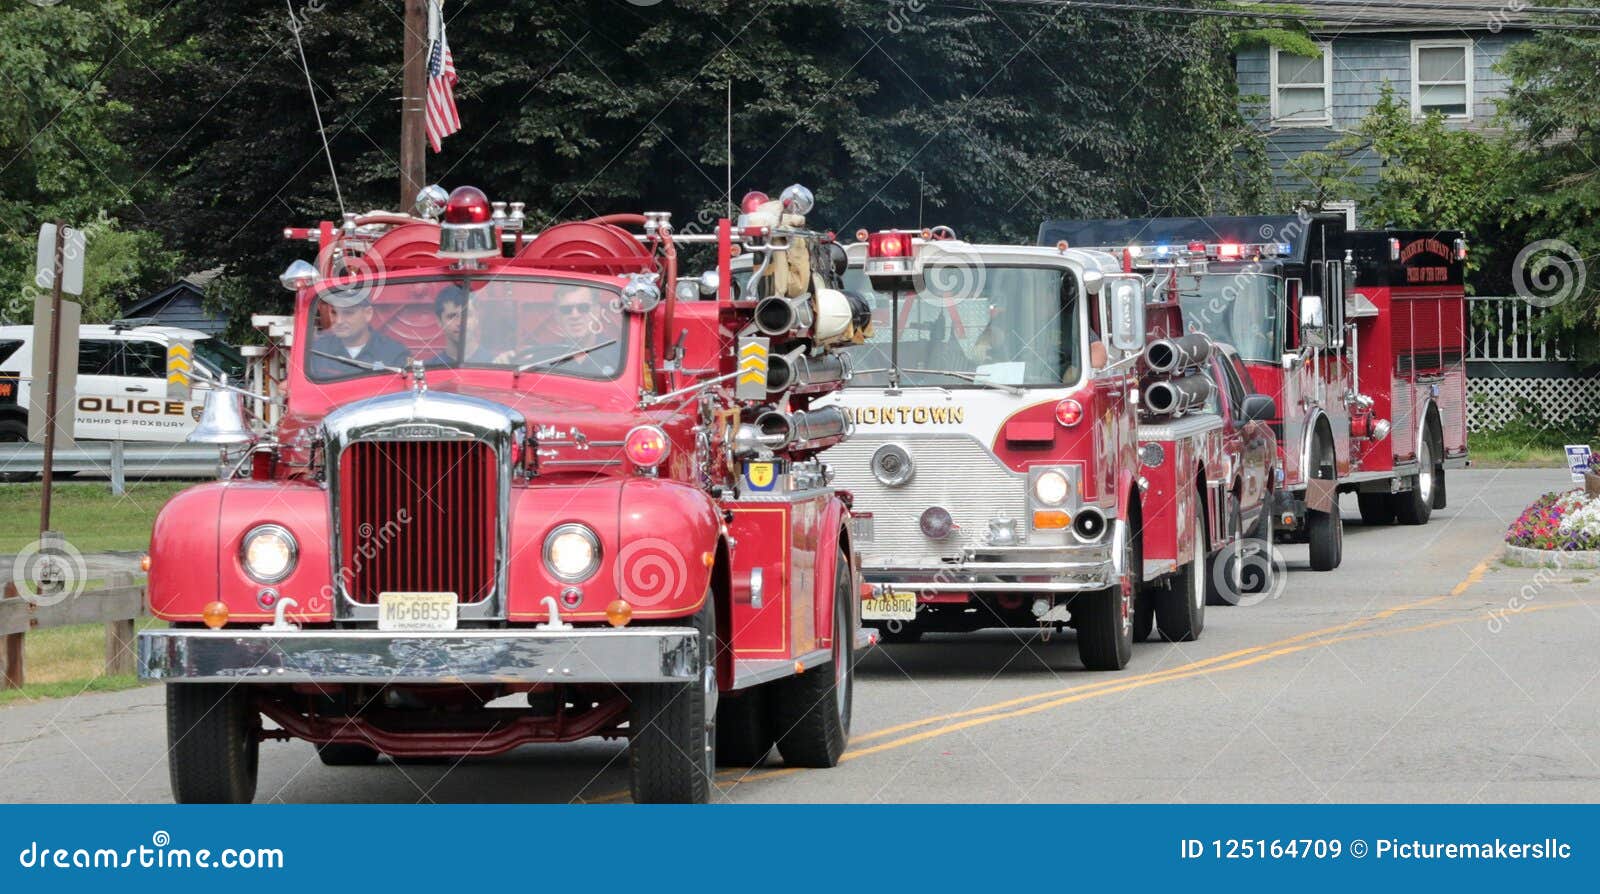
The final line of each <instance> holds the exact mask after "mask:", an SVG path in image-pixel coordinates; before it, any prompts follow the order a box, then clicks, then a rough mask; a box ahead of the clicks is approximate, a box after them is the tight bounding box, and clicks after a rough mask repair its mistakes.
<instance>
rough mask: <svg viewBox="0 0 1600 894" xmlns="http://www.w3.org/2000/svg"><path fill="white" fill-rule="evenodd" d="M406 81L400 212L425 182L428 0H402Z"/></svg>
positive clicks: (401, 128) (401, 126)
mask: <svg viewBox="0 0 1600 894" xmlns="http://www.w3.org/2000/svg"><path fill="white" fill-rule="evenodd" d="M403 2H404V3H405V8H406V17H405V23H406V25H405V27H406V35H405V60H404V61H405V79H404V87H403V90H404V94H403V95H402V96H401V99H400V210H401V211H408V210H410V208H411V205H412V203H413V202H415V201H416V198H417V193H419V192H421V191H422V187H423V185H424V184H425V182H426V179H427V152H426V141H427V134H426V130H425V126H424V122H423V118H422V116H423V100H424V94H425V93H426V92H427V77H428V75H427V68H428V37H427V35H428V0H403Z"/></svg>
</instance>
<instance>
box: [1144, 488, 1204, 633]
mask: <svg viewBox="0 0 1600 894" xmlns="http://www.w3.org/2000/svg"><path fill="white" fill-rule="evenodd" d="M1193 505H1194V510H1193V511H1194V524H1195V541H1194V558H1192V559H1190V560H1189V562H1188V563H1187V564H1186V565H1184V566H1183V569H1182V570H1180V571H1179V572H1178V573H1177V574H1175V575H1173V576H1172V577H1171V578H1170V579H1169V580H1168V581H1167V586H1166V589H1164V590H1162V591H1160V592H1159V595H1158V597H1157V599H1156V627H1157V628H1159V629H1160V630H1161V638H1162V639H1164V640H1166V641H1167V642H1170V643H1187V642H1193V641H1195V640H1197V639H1199V638H1200V631H1202V630H1204V629H1205V627H1206V602H1207V601H1208V599H1207V593H1208V591H1209V588H1210V582H1209V581H1208V580H1207V578H1208V577H1210V575H1208V574H1206V571H1207V570H1208V569H1209V568H1210V566H1211V563H1210V562H1209V561H1207V560H1208V559H1209V557H1210V549H1211V538H1210V537H1209V536H1208V534H1207V528H1208V527H1209V526H1208V525H1207V524H1206V512H1205V503H1204V502H1203V501H1202V500H1201V497H1200V494H1198V493H1197V494H1195V496H1194V504H1193Z"/></svg>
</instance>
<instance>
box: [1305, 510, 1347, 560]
mask: <svg viewBox="0 0 1600 894" xmlns="http://www.w3.org/2000/svg"><path fill="white" fill-rule="evenodd" d="M1306 541H1307V542H1308V543H1310V544H1311V570H1312V571H1332V570H1333V569H1335V568H1338V567H1339V563H1340V562H1341V561H1342V560H1343V559H1344V519H1343V518H1341V517H1340V515H1339V502H1338V498H1337V497H1335V498H1334V503H1333V511H1331V512H1317V511H1316V510H1314V509H1308V510H1306Z"/></svg>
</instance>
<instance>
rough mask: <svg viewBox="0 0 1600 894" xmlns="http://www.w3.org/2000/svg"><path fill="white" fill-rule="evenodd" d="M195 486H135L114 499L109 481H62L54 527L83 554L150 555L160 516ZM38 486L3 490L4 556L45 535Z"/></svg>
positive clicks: (0, 543)
mask: <svg viewBox="0 0 1600 894" xmlns="http://www.w3.org/2000/svg"><path fill="white" fill-rule="evenodd" d="M193 484H194V482H190V481H155V482H144V483H140V484H129V485H128V491H127V493H126V494H124V495H123V496H121V497H113V496H112V495H111V485H110V484H109V483H107V482H104V481H96V482H76V481H73V482H59V483H57V484H56V486H55V487H54V488H52V499H51V501H50V526H51V527H52V528H54V529H55V530H57V531H60V532H61V533H62V534H63V535H65V537H66V538H67V540H68V542H70V543H71V544H72V545H73V546H75V547H77V548H78V551H79V552H82V553H99V552H110V551H114V550H116V551H121V550H130V551H138V550H145V549H148V548H149V547H150V526H151V524H153V523H154V522H155V517H156V512H157V511H158V510H160V509H161V506H162V504H164V503H166V502H167V499H168V498H169V497H171V496H172V495H173V494H175V493H177V492H178V491H180V490H183V489H184V488H186V487H191V486H193ZM43 492H44V489H43V487H42V486H41V485H40V484H38V483H34V484H7V485H4V486H0V554H7V553H15V552H18V551H19V550H21V549H22V548H23V547H24V546H27V545H28V544H30V543H32V542H33V541H34V540H36V539H37V538H38V534H39V502H40V500H41V499H43Z"/></svg>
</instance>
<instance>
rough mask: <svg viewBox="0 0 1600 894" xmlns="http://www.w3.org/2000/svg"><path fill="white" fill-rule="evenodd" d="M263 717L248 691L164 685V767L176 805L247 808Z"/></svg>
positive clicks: (253, 788)
mask: <svg viewBox="0 0 1600 894" xmlns="http://www.w3.org/2000/svg"><path fill="white" fill-rule="evenodd" d="M260 729H261V715H260V714H259V713H258V712H257V711H256V709H255V705H254V704H253V703H252V701H251V698H250V689H249V687H246V686H235V685H233V684H231V683H168V684H167V769H168V771H169V773H170V774H171V777H172V799H173V800H174V801H176V802H177V803H179V804H248V803H250V802H251V801H252V800H254V799H255V796H256V773H257V771H258V769H259V767H260V757H261V739H260V737H259V736H258V735H257V733H258V732H259V731H260Z"/></svg>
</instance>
